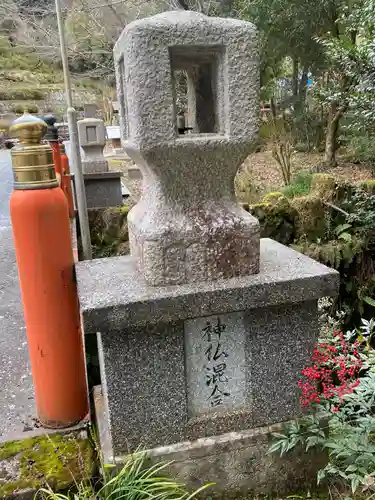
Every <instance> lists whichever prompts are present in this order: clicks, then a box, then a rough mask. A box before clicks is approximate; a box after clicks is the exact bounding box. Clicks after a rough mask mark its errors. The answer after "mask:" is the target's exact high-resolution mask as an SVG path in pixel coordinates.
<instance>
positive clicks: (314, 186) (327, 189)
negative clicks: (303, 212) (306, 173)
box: [310, 174, 336, 200]
mask: <svg viewBox="0 0 375 500" xmlns="http://www.w3.org/2000/svg"><path fill="white" fill-rule="evenodd" d="M335 189H336V181H335V179H334V178H333V177H332V176H331V175H328V174H314V175H313V176H312V180H311V188H310V193H311V194H313V195H315V196H321V197H322V198H323V199H324V200H330V199H332V198H333V197H334V194H335Z"/></svg>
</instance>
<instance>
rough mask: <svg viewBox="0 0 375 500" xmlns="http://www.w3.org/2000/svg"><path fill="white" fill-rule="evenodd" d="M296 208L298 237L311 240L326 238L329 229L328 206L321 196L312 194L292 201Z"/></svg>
mask: <svg viewBox="0 0 375 500" xmlns="http://www.w3.org/2000/svg"><path fill="white" fill-rule="evenodd" d="M290 204H291V206H292V207H293V208H294V209H295V211H296V213H297V217H296V219H295V229H296V237H297V238H300V237H306V238H307V239H308V240H309V241H316V240H317V239H319V238H324V236H325V234H326V230H327V222H326V207H325V205H324V203H323V200H322V198H321V197H320V196H317V195H316V194H311V195H308V196H301V197H300V198H294V199H293V200H291V201H290Z"/></svg>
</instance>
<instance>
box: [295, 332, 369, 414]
mask: <svg viewBox="0 0 375 500" xmlns="http://www.w3.org/2000/svg"><path fill="white" fill-rule="evenodd" d="M334 336H335V338H337V337H339V338H338V339H337V340H338V341H336V340H335V345H331V344H329V343H327V342H321V343H319V344H317V346H316V347H315V349H314V350H313V353H312V366H309V367H307V368H304V369H303V370H302V371H301V374H302V375H303V376H304V377H305V378H306V379H307V380H305V381H303V380H300V381H299V383H298V387H299V388H300V389H301V393H302V394H301V404H302V406H308V405H310V404H311V403H318V404H319V403H320V402H321V399H322V398H323V399H325V400H330V399H332V398H335V397H339V398H342V397H343V396H345V394H351V393H352V392H353V390H354V388H355V387H357V385H358V384H359V379H358V376H359V372H360V370H361V368H362V361H361V360H360V359H359V354H358V350H357V349H358V347H359V344H358V342H356V343H354V344H353V345H352V344H350V343H348V342H347V341H346V340H345V339H344V334H343V333H342V332H334ZM332 411H334V412H336V411H339V409H338V407H336V406H334V408H333V409H332Z"/></svg>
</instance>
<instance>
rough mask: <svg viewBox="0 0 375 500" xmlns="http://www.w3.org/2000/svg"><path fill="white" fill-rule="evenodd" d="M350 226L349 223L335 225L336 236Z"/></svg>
mask: <svg viewBox="0 0 375 500" xmlns="http://www.w3.org/2000/svg"><path fill="white" fill-rule="evenodd" d="M351 227H352V225H351V224H347V223H346V224H340V225H339V226H337V227H336V229H335V234H336V235H337V236H340V234H341V233H343V232H344V231H346V230H347V229H350V228H351Z"/></svg>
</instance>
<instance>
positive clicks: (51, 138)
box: [43, 115, 63, 187]
mask: <svg viewBox="0 0 375 500" xmlns="http://www.w3.org/2000/svg"><path fill="white" fill-rule="evenodd" d="M43 121H44V122H45V123H46V124H47V133H46V135H45V136H44V139H45V140H46V141H48V143H49V145H50V146H51V149H52V156H53V163H54V165H55V169H56V177H57V180H58V182H59V184H60V186H61V187H62V175H63V173H62V167H61V157H60V144H59V136H58V132H57V127H55V123H56V118H55V117H54V116H53V115H46V116H44V117H43Z"/></svg>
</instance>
